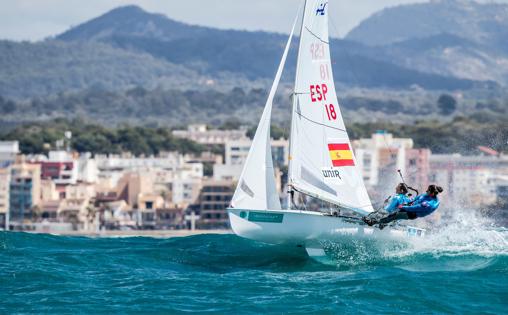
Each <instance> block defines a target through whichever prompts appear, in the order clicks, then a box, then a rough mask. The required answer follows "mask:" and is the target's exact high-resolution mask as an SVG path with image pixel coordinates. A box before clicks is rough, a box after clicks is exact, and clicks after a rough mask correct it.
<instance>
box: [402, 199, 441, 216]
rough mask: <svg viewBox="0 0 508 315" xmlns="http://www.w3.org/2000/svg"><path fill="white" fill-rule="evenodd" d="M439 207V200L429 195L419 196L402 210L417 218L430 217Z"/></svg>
mask: <svg viewBox="0 0 508 315" xmlns="http://www.w3.org/2000/svg"><path fill="white" fill-rule="evenodd" d="M438 207H439V199H437V197H431V196H429V195H428V194H427V193H424V194H421V195H418V196H416V197H415V199H414V200H413V201H412V202H411V205H407V206H402V208H401V210H403V211H406V212H407V213H414V215H416V218H421V217H425V216H428V215H429V214H431V213H432V212H434V211H436V209H437V208H438Z"/></svg>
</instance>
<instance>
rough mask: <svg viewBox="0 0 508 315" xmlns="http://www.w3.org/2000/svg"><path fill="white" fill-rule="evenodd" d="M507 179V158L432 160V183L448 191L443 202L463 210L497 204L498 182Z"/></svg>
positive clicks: (434, 157)
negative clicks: (498, 179)
mask: <svg viewBox="0 0 508 315" xmlns="http://www.w3.org/2000/svg"><path fill="white" fill-rule="evenodd" d="M507 175H508V157H507V156H483V155H477V156H462V155H460V154H433V155H432V156H431V157H430V173H429V179H430V181H432V182H436V183H439V185H440V186H442V187H443V188H444V190H445V192H444V193H443V197H442V199H443V200H445V201H447V202H451V203H453V204H454V205H458V206H459V207H461V208H466V209H467V208H476V207H478V206H482V205H488V204H492V203H494V202H496V198H497V194H496V190H497V186H496V183H498V181H497V180H496V179H497V178H499V176H507Z"/></svg>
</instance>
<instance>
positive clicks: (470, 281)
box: [0, 230, 508, 314]
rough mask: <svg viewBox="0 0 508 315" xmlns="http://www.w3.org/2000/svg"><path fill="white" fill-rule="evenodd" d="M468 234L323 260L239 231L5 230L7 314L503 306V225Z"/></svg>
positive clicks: (506, 307) (491, 309) (1, 295)
mask: <svg viewBox="0 0 508 315" xmlns="http://www.w3.org/2000/svg"><path fill="white" fill-rule="evenodd" d="M466 231H467V230H466ZM467 232H468V233H470V234H469V235H467V237H466V236H464V235H462V236H460V235H458V233H456V232H453V231H451V232H450V231H449V232H448V233H446V234H443V235H437V236H432V237H431V238H430V240H426V241H424V242H422V243H417V244H409V245H407V244H388V245H387V244H377V243H375V242H372V241H364V242H353V241H351V242H349V241H346V242H345V243H343V244H331V245H330V244H329V247H328V249H327V252H328V253H329V254H330V257H331V258H330V259H331V261H330V262H329V263H328V264H327V265H324V264H321V263H318V262H315V261H314V260H312V259H310V258H309V257H308V256H307V255H306V254H305V252H304V251H302V250H299V249H296V248H282V247H277V246H269V245H265V244H261V243H256V242H252V241H249V240H244V239H241V238H239V237H236V236H234V235H200V236H192V237H184V238H170V239H156V238H146V237H134V238H84V237H63V236H50V235H35V234H25V233H6V232H4V233H0V313H1V314H11V313H37V314H40V313H51V314H55V313H66V314H69V313H81V314H89V313H94V314H96V313H109V314H116V313H135V314H139V313H186V312H199V313H221V314H222V313H232V314H242V313H278V314H282V313H330V314H332V313H369V314H371V313H376V314H377V313H408V314H409V313H411V314H412V313H415V312H416V313H456V314H476V313H483V314H503V313H504V314H506V313H508V254H507V253H508V245H507V244H508V243H507V239H508V238H507V234H506V233H507V232H506V231H504V230H492V231H483V230H482V231H470V230H469V231H467ZM459 234H460V233H459Z"/></svg>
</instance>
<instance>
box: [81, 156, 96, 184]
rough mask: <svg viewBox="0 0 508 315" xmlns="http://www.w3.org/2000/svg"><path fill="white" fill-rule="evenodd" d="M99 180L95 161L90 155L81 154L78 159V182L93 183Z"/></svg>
mask: <svg viewBox="0 0 508 315" xmlns="http://www.w3.org/2000/svg"><path fill="white" fill-rule="evenodd" d="M98 178H99V168H98V166H97V161H96V160H95V158H92V155H91V154H90V153H85V154H81V155H80V156H79V159H78V181H81V182H86V183H95V182H97V180H98Z"/></svg>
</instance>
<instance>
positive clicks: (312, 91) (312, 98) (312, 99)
mask: <svg viewBox="0 0 508 315" xmlns="http://www.w3.org/2000/svg"><path fill="white" fill-rule="evenodd" d="M314 87H315V86H314V85H311V86H310V99H311V101H312V103H314V102H315V101H316V98H315V97H314Z"/></svg>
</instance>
